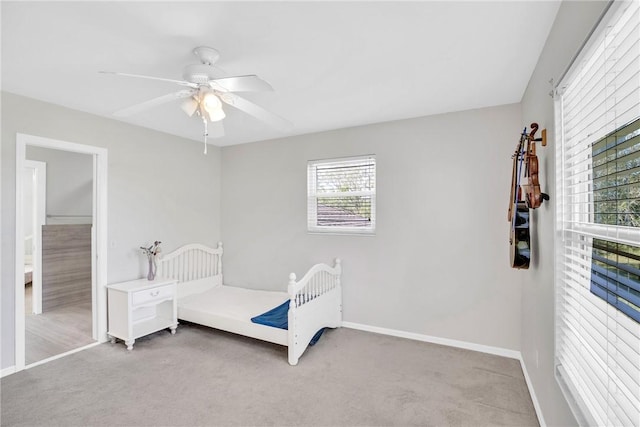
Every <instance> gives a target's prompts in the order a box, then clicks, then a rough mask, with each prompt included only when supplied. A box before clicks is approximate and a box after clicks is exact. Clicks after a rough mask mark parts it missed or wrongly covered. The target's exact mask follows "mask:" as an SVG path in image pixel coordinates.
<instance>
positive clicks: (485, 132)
mask: <svg viewBox="0 0 640 427" xmlns="http://www.w3.org/2000/svg"><path fill="white" fill-rule="evenodd" d="M521 121H522V120H521V116H520V106H519V105H507V106H501V107H494V108H486V109H480V110H472V111H466V112H461V113H453V114H445V115H438V116H430V117H423V118H417V119H411V120H403V121H396V122H388V123H380V124H375V125H370V126H363V127H357V128H350V129H342V130H336V131H331V132H323V133H316V134H310V135H304V136H298V137H291V138H286V139H280V140H272V141H265V142H260V143H255V144H244V145H238V146H231V147H224V148H223V149H222V164H223V176H222V181H223V183H224V185H223V191H222V230H223V239H224V242H225V248H226V249H225V259H224V268H225V282H226V283H228V284H231V285H238V286H247V287H256V288H257V287H264V288H270V289H279V290H286V285H287V277H288V274H289V273H291V272H295V273H296V274H298V275H301V274H304V273H305V272H306V270H307V269H308V268H309V267H310V266H311V265H313V264H315V263H317V262H328V261H331V260H332V259H333V258H334V257H340V258H342V259H343V267H344V276H343V283H344V291H343V292H344V304H343V308H344V320H345V321H348V322H355V323H360V324H365V325H370V326H376V327H382V328H389V329H396V330H400V331H406V332H413V333H419V334H426V335H433V336H437V337H442V338H448V339H454V340H461V341H467V342H471V343H478V344H482V345H488V346H495V347H500V348H504V349H512V350H519V349H520V330H521V328H520V311H521V308H520V300H521V295H520V286H519V285H518V283H517V281H518V277H519V274H518V272H515V271H514V270H512V269H510V268H509V252H508V249H509V243H508V237H509V233H508V224H509V223H508V221H507V206H508V198H509V184H510V180H511V159H510V153H511V152H512V151H513V150H514V147H515V143H516V142H517V139H518V132H519V127H520V123H521ZM362 154H375V155H376V157H377V186H378V188H377V200H376V202H377V215H376V225H377V232H376V235H375V236H373V237H370V236H335V235H331V236H329V235H311V234H308V233H307V230H306V206H307V199H306V194H307V190H306V188H307V169H306V168H307V161H308V160H314V159H323V158H333V157H345V156H355V155H362Z"/></svg>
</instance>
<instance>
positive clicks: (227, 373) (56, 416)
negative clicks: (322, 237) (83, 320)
mask: <svg viewBox="0 0 640 427" xmlns="http://www.w3.org/2000/svg"><path fill="white" fill-rule="evenodd" d="M0 387H1V392H2V395H1V404H2V408H1V416H2V417H1V419H0V423H1V424H2V425H3V426H19V425H23V426H56V425H57V426H80V425H82V426H112V425H113V426H116V425H118V426H139V425H140V426H142V425H145V426H147V425H148V426H151V425H153V426H233V425H243V426H263V425H278V426H280V425H282V426H285V425H286V426H307V425H322V426H365V425H366V426H391V425H420V426H471V425H473V426H481V425H484V426H488V425H491V426H537V425H538V420H537V418H536V415H535V410H534V408H533V404H532V401H531V397H530V396H529V392H528V390H527V387H526V384H525V380H524V377H523V374H522V370H521V368H520V363H519V361H517V360H515V359H509V358H504V357H499V356H494V355H489V354H484V353H479V352H474V351H469V350H463V349H458V348H453V347H446V346H440V345H435V344H429V343H424V342H419V341H411V340H407V339H402V338H395V337H389V336H385V335H379V334H373V333H369V332H363V331H357V330H352V329H346V328H341V329H335V330H328V331H327V332H326V333H325V334H324V335H323V337H322V339H321V340H320V341H319V342H318V344H317V345H316V346H315V347H310V348H309V349H307V351H306V352H305V354H303V355H302V357H301V358H300V362H299V364H298V365H297V366H289V365H288V363H287V350H286V348H285V347H282V346H278V345H275V344H270V343H265V342H262V341H258V340H253V339H250V338H246V337H241V336H238V335H233V334H229V333H225V332H220V331H217V330H213V329H209V328H206V327H201V326H198V325H193V324H181V325H180V326H179V327H178V331H177V334H176V335H171V334H170V333H169V332H168V331H161V332H158V333H155V334H152V335H150V336H147V337H144V338H141V339H138V340H136V343H135V345H134V349H133V351H127V350H126V349H125V347H124V345H123V344H122V343H121V342H118V343H117V344H115V345H112V344H109V343H106V344H101V345H98V346H96V347H93V348H91V349H88V350H85V351H82V352H79V353H75V354H73V355H70V356H67V357H64V358H62V359H59V360H56V361H53V362H49V363H47V364H44V365H40V366H37V367H34V368H32V369H28V370H25V371H21V372H18V373H16V374H13V375H9V376H7V377H5V378H3V379H2V380H1V381H0Z"/></svg>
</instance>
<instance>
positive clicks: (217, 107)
mask: <svg viewBox="0 0 640 427" xmlns="http://www.w3.org/2000/svg"><path fill="white" fill-rule="evenodd" d="M201 103H202V109H203V110H204V111H205V112H206V113H207V116H208V117H209V120H210V121H212V122H217V121H219V120H222V119H224V118H225V117H226V115H225V114H224V111H223V110H222V102H221V101H220V99H219V98H218V97H217V96H216V94H215V93H212V92H208V93H206V94H205V95H204V96H203V97H202V101H201Z"/></svg>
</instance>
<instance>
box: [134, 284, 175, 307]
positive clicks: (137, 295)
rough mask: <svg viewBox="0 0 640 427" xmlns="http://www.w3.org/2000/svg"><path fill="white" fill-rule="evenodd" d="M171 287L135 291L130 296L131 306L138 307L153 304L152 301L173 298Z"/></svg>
mask: <svg viewBox="0 0 640 427" xmlns="http://www.w3.org/2000/svg"><path fill="white" fill-rule="evenodd" d="M173 288H174V286H173V285H168V286H161V287H159V288H152V289H145V290H143V291H136V292H134V293H133V294H132V296H131V297H132V301H131V303H132V305H133V307H135V306H140V305H146V304H149V303H153V302H154V301H158V300H162V299H167V298H171V297H173Z"/></svg>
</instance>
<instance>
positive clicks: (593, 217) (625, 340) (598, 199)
mask: <svg viewBox="0 0 640 427" xmlns="http://www.w3.org/2000/svg"><path fill="white" fill-rule="evenodd" d="M639 129H640V11H639V2H638V1H616V2H615V3H614V4H613V5H612V6H611V7H610V9H609V11H608V12H607V14H606V15H605V16H604V17H603V20H602V22H601V23H600V24H599V25H598V28H596V30H595V31H594V33H593V34H592V36H591V38H590V40H589V41H588V42H587V44H586V45H585V47H584V48H583V49H582V51H581V52H580V54H579V55H578V57H577V59H576V61H575V62H574V64H573V65H572V67H571V69H570V70H569V72H568V73H567V74H566V77H565V78H563V81H562V82H560V84H559V85H558V90H557V96H556V132H557V135H556V136H557V138H556V141H557V148H556V182H557V187H556V190H557V194H558V197H557V198H556V200H558V205H557V216H556V219H557V230H558V237H559V238H558V240H557V244H556V277H555V282H556V319H555V328H556V348H555V353H556V354H555V356H556V377H557V378H558V381H559V383H560V385H561V387H562V389H563V391H564V393H565V396H566V397H567V399H568V401H569V403H570V404H571V406H572V408H573V409H574V413H576V416H577V418H578V421H579V422H580V423H581V424H589V425H599V426H605V425H606V426H640V323H639V322H640V130H639Z"/></svg>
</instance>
